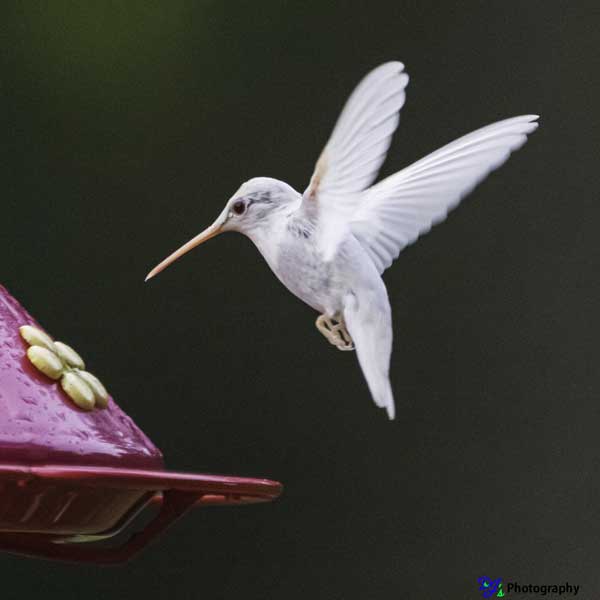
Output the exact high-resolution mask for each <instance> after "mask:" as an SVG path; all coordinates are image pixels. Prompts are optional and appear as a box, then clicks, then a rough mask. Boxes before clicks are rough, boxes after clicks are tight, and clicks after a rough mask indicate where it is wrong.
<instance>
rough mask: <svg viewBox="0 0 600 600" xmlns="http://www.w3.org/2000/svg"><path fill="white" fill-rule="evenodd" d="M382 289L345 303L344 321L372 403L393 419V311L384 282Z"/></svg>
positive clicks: (371, 291) (345, 300)
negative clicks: (390, 374)
mask: <svg viewBox="0 0 600 600" xmlns="http://www.w3.org/2000/svg"><path fill="white" fill-rule="evenodd" d="M381 288H382V289H377V290H363V292H362V293H361V294H360V296H359V297H357V295H356V293H354V294H349V295H348V296H346V298H345V299H344V320H345V322H346V327H347V328H348V332H349V333H350V335H351V336H352V340H353V341H354V345H355V346H356V354H357V355H358V362H359V364H360V367H361V369H362V372H363V374H364V376H365V379H366V380H367V385H368V386H369V390H370V392H371V395H372V396H373V401H374V402H375V404H376V405H377V406H379V407H380V408H385V409H386V411H387V414H388V417H389V418H390V419H393V418H394V417H395V415H396V409H395V406H394V395H393V393H392V386H391V384H390V377H389V369H390V356H391V354H392V311H391V308H390V303H389V300H388V297H387V292H386V290H385V286H384V285H383V282H382V283H381Z"/></svg>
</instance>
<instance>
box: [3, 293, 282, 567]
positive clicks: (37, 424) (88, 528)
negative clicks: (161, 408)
mask: <svg viewBox="0 0 600 600" xmlns="http://www.w3.org/2000/svg"><path fill="white" fill-rule="evenodd" d="M281 489H282V486H281V484H280V483H277V482H275V481H270V480H267V479H249V478H243V477H229V476H220V475H203V474H191V473H177V472H172V471H167V470H166V469H165V466H164V462H163V457H162V454H161V452H160V450H158V448H156V446H154V444H153V443H152V442H151V441H150V440H149V439H148V437H146V435H145V434H144V433H143V432H142V431H141V430H140V429H139V428H138V427H137V426H136V424H135V423H134V422H133V421H132V420H131V418H130V417H128V416H127V415H126V414H125V413H124V412H123V411H122V410H121V409H120V408H119V407H118V406H117V404H116V403H115V401H114V400H113V398H112V397H111V396H110V395H109V393H108V392H107V391H106V388H105V387H104V385H103V384H102V382H101V381H100V380H99V379H98V378H97V377H96V376H95V375H92V374H91V373H90V372H89V371H88V370H87V367H86V365H85V362H84V361H83V359H82V358H81V357H80V356H79V354H78V353H77V352H75V350H73V349H72V348H71V347H69V346H67V345H66V344H64V343H62V342H59V341H56V340H54V339H53V338H51V337H50V336H49V335H48V334H47V333H46V332H45V331H44V330H43V329H42V328H41V327H40V326H39V324H38V323H36V321H35V320H34V319H33V318H32V317H31V316H30V315H29V314H28V313H27V311H26V310H25V309H24V308H23V307H22V306H21V305H20V304H19V302H18V301H17V300H16V299H15V298H13V297H12V296H11V295H10V294H9V293H8V291H7V290H6V289H5V288H4V287H2V286H0V550H4V551H7V552H13V553H18V554H25V555H29V556H37V557H43V558H48V559H54V560H67V561H76V562H94V563H106V564H110V563H119V562H123V561H126V560H128V559H129V558H131V557H132V556H133V555H134V554H136V553H137V552H139V551H140V550H141V549H143V548H144V547H145V546H146V545H147V544H148V543H149V542H150V541H151V540H152V539H153V538H155V537H156V536H157V535H158V534H160V533H161V532H162V531H163V530H164V529H166V528H167V527H168V526H169V525H170V524H171V523H173V522H174V521H175V520H176V519H178V518H179V517H181V516H182V515H183V514H184V513H185V512H187V511H188V510H189V509H190V508H192V507H194V506H206V505H238V504H248V503H255V502H268V501H270V500H273V499H275V498H277V497H278V496H279V494H280V493H281ZM152 509H153V510H152ZM144 512H146V513H152V514H153V515H154V516H153V519H152V520H150V521H149V522H148V521H147V519H146V524H145V526H143V528H142V529H141V531H137V532H136V533H133V534H132V533H131V531H130V530H131V529H132V527H133V526H134V525H135V524H136V522H137V521H138V519H137V517H138V515H140V513H144Z"/></svg>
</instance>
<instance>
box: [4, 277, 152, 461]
mask: <svg viewBox="0 0 600 600" xmlns="http://www.w3.org/2000/svg"><path fill="white" fill-rule="evenodd" d="M24 326H25V327H26V329H25V337H26V338H28V339H29V340H30V341H31V340H32V339H33V338H32V337H31V336H32V335H35V333H36V332H42V333H44V332H43V330H42V328H41V327H40V325H39V324H38V323H37V322H36V321H35V320H34V319H33V317H32V316H31V315H30V314H29V313H28V312H27V311H26V310H25V309H24V308H23V307H22V306H21V305H20V304H19V302H17V300H16V299H15V298H13V297H12V296H11V295H10V294H9V293H8V291H7V290H6V288H4V287H2V286H1V285H0V456H2V460H3V461H5V462H16V463H26V464H32V463H38V464H39V463H46V464H47V463H60V464H69V465H88V466H89V465H98V466H100V465H102V466H111V465H112V466H120V467H129V468H162V467H163V457H162V454H161V452H160V450H159V449H158V448H157V447H156V446H155V445H154V444H153V443H152V442H151V441H150V440H149V439H148V437H147V436H146V435H145V434H144V433H143V432H142V431H141V429H140V428H139V427H137V425H136V424H135V423H134V422H133V421H132V420H131V418H129V417H128V416H127V415H126V414H125V413H124V412H123V411H122V410H121V409H120V408H119V407H118V406H117V404H116V402H115V401H114V400H113V399H112V397H108V400H107V402H106V408H100V407H96V403H95V402H94V405H95V406H94V407H93V408H92V409H91V410H84V409H82V408H80V407H79V406H78V405H77V404H76V402H75V401H74V400H73V399H72V398H71V397H70V396H69V395H68V394H67V392H65V390H64V389H63V387H64V383H65V378H66V377H71V378H72V379H75V378H76V377H77V378H79V375H78V374H80V373H86V375H84V377H86V376H87V373H88V372H87V371H85V370H83V369H81V370H78V369H76V368H75V369H70V368H68V363H67V362H66V361H65V360H64V359H62V358H61V357H60V356H56V355H57V354H58V351H56V350H52V351H51V350H48V348H44V347H43V346H41V345H35V344H33V345H32V344H30V343H29V341H27V340H26V339H24V336H23V327H24ZM29 328H31V329H29ZM28 331H29V334H30V335H27V332H28ZM33 341H34V342H35V343H37V344H41V343H42V342H43V341H45V340H42V339H33ZM50 341H51V342H52V341H53V340H50ZM57 346H58V349H60V350H62V348H64V344H61V343H60V342H59V343H58V344H57ZM55 348H56V346H55ZM69 349H70V348H69ZM31 350H37V351H39V352H40V353H44V351H45V356H46V357H47V356H50V359H51V360H52V358H53V356H56V360H57V361H58V364H59V365H60V366H61V367H62V365H63V364H64V365H66V366H67V369H66V370H65V372H64V373H62V374H61V375H60V377H58V378H54V379H53V378H51V377H49V376H48V375H45V374H44V373H43V372H41V371H40V370H39V368H38V367H36V366H34V364H33V363H32V361H31V359H30V358H29V356H28V352H29V355H31ZM61 363H62V364H61ZM95 379H96V378H95ZM84 381H85V380H84Z"/></svg>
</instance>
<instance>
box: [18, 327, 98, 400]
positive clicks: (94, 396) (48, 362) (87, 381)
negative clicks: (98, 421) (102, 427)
mask: <svg viewBox="0 0 600 600" xmlns="http://www.w3.org/2000/svg"><path fill="white" fill-rule="evenodd" d="M19 333H20V334H21V337H22V338H23V339H24V340H25V341H26V342H27V343H28V344H29V348H28V349H27V358H29V360H30V361H31V363H32V364H33V365H34V366H35V367H36V368H37V369H38V370H39V371H41V372H42V373H43V374H44V375H46V376H47V377H50V378H51V379H55V380H60V385H61V387H62V389H63V390H64V391H65V393H66V394H67V396H69V398H71V400H73V402H75V404H76V405H77V406H79V408H82V409H83V410H93V409H94V408H106V407H107V406H108V392H107V391H106V388H105V387H104V386H103V385H102V382H101V381H100V380H99V379H98V378H97V377H96V376H94V375H92V374H91V373H89V372H88V371H85V370H84V369H85V363H84V362H83V359H82V358H81V356H79V354H77V352H75V350H73V348H71V346H67V344H63V343H62V342H55V341H54V340H53V339H52V338H51V337H50V336H49V335H48V334H47V333H45V332H44V331H42V330H41V329H38V328H37V327H32V326H31V325H23V326H22V327H19Z"/></svg>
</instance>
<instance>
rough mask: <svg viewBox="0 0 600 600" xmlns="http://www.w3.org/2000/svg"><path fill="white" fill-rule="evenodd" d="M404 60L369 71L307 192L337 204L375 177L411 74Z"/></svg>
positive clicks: (360, 84)
mask: <svg viewBox="0 0 600 600" xmlns="http://www.w3.org/2000/svg"><path fill="white" fill-rule="evenodd" d="M403 70H404V65H403V64H402V63H400V62H389V63H385V64H383V65H381V66H380V67H377V68H376V69H374V70H373V71H371V72H370V73H369V74H368V75H367V76H366V77H365V78H364V79H363V80H362V81H361V82H360V83H359V84H358V86H357V87H356V89H355V90H354V92H352V94H351V95H350V98H349V99H348V101H347V102H346V105H345V106H344V109H343V110H342V112H341V114H340V116H339V118H338V120H337V123H336V124H335V127H334V129H333V132H332V134H331V137H330V138H329V141H328V142H327V144H326V145H325V148H324V149H323V152H322V153H321V156H320V158H319V160H318V162H317V166H316V168H315V171H314V173H313V176H312V177H311V181H310V184H309V186H308V188H307V190H306V192H305V194H304V197H305V198H307V199H309V200H315V199H317V197H318V201H319V203H327V202H328V201H330V202H332V203H334V204H335V202H336V201H339V199H340V197H342V196H344V197H352V195H353V194H356V193H358V192H362V191H363V190H364V189H366V188H367V187H368V186H369V185H370V184H371V183H372V182H373V180H374V179H375V177H377V173H378V172H379V168H380V167H381V163H382V162H383V161H384V160H385V156H386V153H387V150H388V148H389V145H390V142H391V137H392V134H393V133H394V131H395V130H396V127H397V126H398V120H399V114H398V113H399V111H400V109H401V108H402V106H403V104H404V100H405V92H404V88H405V87H406V85H407V84H408V75H407V74H406V73H404V72H403Z"/></svg>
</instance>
